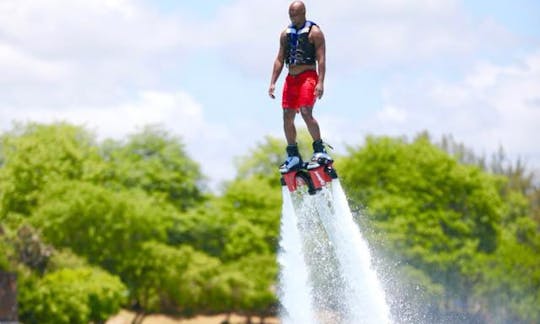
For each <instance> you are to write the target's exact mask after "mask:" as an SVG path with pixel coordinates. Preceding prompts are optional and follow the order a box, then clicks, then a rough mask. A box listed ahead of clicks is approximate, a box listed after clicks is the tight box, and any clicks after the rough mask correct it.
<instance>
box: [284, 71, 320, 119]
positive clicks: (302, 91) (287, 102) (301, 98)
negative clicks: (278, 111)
mask: <svg viewBox="0 0 540 324" xmlns="http://www.w3.org/2000/svg"><path fill="white" fill-rule="evenodd" d="M317 82H319V76H318V75H317V72H316V71H315V70H308V71H304V72H302V73H300V74H297V75H291V74H289V75H287V78H286V79H285V85H284V86H283V99H282V106H283V109H295V110H300V108H303V107H313V105H315V99H316V96H315V93H314V92H315V86H316V85H317Z"/></svg>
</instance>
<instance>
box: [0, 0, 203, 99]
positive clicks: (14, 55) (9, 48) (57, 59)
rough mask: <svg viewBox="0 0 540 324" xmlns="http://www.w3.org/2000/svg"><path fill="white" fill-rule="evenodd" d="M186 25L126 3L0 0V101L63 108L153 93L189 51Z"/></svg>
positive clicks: (122, 0)
mask: <svg viewBox="0 0 540 324" xmlns="http://www.w3.org/2000/svg"><path fill="white" fill-rule="evenodd" d="M187 26H189V21H188V19H182V17H181V16H179V15H177V16H164V15H159V14H158V13H157V12H154V11H152V10H150V9H149V8H146V7H143V6H142V5H141V4H140V3H138V2H134V1H128V0H79V1H70V0H50V1H31V0H4V1H2V2H0V58H1V59H2V60H1V61H0V75H1V77H0V83H1V84H2V87H1V88H0V98H2V102H3V104H9V105H17V106H27V105H36V104H40V105H43V106H48V107H51V108H56V109H58V108H59V109H62V107H63V106H74V105H75V104H77V103H83V104H111V103H113V102H119V101H123V100H125V99H127V98H128V97H129V96H130V95H131V94H132V91H133V90H135V91H137V90H139V89H143V88H157V87H160V86H162V85H163V80H162V77H161V75H162V73H163V72H164V71H171V70H177V71H178V69H179V66H180V65H179V64H178V62H180V61H181V60H182V58H183V57H184V56H185V55H186V54H187V53H188V52H189V51H190V49H191V48H192V46H193V45H192V41H193V40H194V39H196V38H195V36H193V35H192V34H191V33H190V31H189V28H187Z"/></svg>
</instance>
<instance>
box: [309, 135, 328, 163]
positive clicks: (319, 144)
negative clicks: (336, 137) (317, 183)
mask: <svg viewBox="0 0 540 324" xmlns="http://www.w3.org/2000/svg"><path fill="white" fill-rule="evenodd" d="M324 145H325V144H324V142H323V141H322V140H320V139H319V140H316V141H314V142H313V157H312V158H311V161H310V162H309V166H308V167H311V168H314V167H317V166H319V165H321V164H322V165H325V164H328V163H331V162H333V160H332V158H331V157H330V155H328V153H327V152H326V149H325V147H324Z"/></svg>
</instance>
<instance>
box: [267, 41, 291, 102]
mask: <svg viewBox="0 0 540 324" xmlns="http://www.w3.org/2000/svg"><path fill="white" fill-rule="evenodd" d="M286 39H287V34H286V33H285V31H283V32H282V33H281V36H280V37H279V51H278V54H277V57H276V60H275V61H274V67H273V69H272V78H271V79H270V88H269V89H268V95H269V96H270V98H272V99H274V98H275V97H276V96H275V95H274V91H275V90H276V82H277V79H278V78H279V75H280V74H281V70H283V65H284V62H285V41H286Z"/></svg>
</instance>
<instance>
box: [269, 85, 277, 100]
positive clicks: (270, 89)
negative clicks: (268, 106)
mask: <svg viewBox="0 0 540 324" xmlns="http://www.w3.org/2000/svg"><path fill="white" fill-rule="evenodd" d="M275 90H276V85H275V84H271V85H270V88H269V89H268V95H269V96H270V98H272V99H275V98H276V96H275V95H274V91H275Z"/></svg>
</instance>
